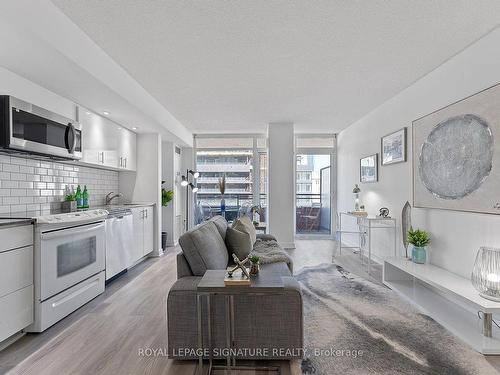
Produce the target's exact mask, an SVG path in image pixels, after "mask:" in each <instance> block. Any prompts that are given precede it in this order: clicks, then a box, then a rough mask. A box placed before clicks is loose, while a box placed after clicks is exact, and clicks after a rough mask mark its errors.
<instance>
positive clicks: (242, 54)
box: [53, 0, 500, 133]
mask: <svg viewBox="0 0 500 375" xmlns="http://www.w3.org/2000/svg"><path fill="white" fill-rule="evenodd" d="M53 3H55V4H56V6H57V7H59V8H60V9H61V10H62V11H63V12H64V13H65V14H66V15H67V16H68V17H69V18H70V19H72V20H73V22H75V23H76V24H77V25H78V26H79V27H80V28H81V29H82V30H83V31H84V32H85V33H87V34H88V35H89V36H90V38H91V39H93V40H94V41H95V42H96V44H97V45H99V46H100V47H101V48H102V49H103V50H104V51H105V52H106V53H107V54H109V56H111V58H113V59H114V60H115V61H116V62H117V63H118V64H119V65H121V66H122V67H123V68H124V69H125V70H126V71H127V72H128V73H129V74H130V75H131V76H132V77H133V78H135V79H136V80H137V82H138V83H139V84H140V85H142V87H144V88H145V89H146V91H148V92H149V93H150V94H151V95H152V96H153V97H155V98H156V99H157V100H158V101H159V102H160V103H161V104H162V105H163V106H164V107H165V108H166V109H167V110H168V111H169V112H170V113H172V115H173V116H175V118H177V119H178V120H179V121H180V122H181V123H182V124H183V125H185V126H186V127H187V128H188V129H189V130H191V131H193V132H205V133H206V132H257V131H264V130H265V126H266V124H267V123H268V122H273V121H284V120H288V121H293V122H295V123H296V128H297V130H298V131H302V132H305V131H318V132H338V131H340V130H341V129H343V128H345V127H346V126H348V125H350V124H351V123H353V122H354V121H356V120H358V119H359V118H361V117H362V116H363V115H365V114H367V113H368V112H369V111H371V110H373V109H374V108H376V107H377V106H378V105H380V104H382V103H383V102H384V101H386V100H387V99H389V98H390V97H392V96H394V95H395V94H397V93H398V92H400V91H401V90H403V89H404V88H405V87H407V86H409V85H410V84H411V83H413V82H414V81H416V80H417V79H418V78H420V77H422V76H423V75H425V74H426V73H428V72H430V71H431V70H433V69H434V68H436V67H437V66H439V65H441V64H442V63H443V62H444V61H446V60H447V59H449V58H450V57H452V56H453V55H455V54H456V53H458V52H459V51H461V50H462V49H464V48H465V47H466V46H468V45H469V44H471V43H472V42H474V41H476V40H477V39H479V38H480V37H481V36H483V35H485V34H486V33H488V32H489V31H491V30H492V29H493V28H495V27H497V25H499V24H500V1H497V0H491V1H485V0H468V1H465V0H426V1H415V0H393V1H387V0H378V1H377V0H358V1H345V0H326V1H309V0H301V1H299V0H281V1H280V0H274V1H269V0H252V1H248V0H232V1H226V0H217V1H216V0H212V1H198V0H176V1H173V0H169V1H160V0H149V1H147V0H121V1H102V0H86V1H74V0H53ZM478 58H480V57H478Z"/></svg>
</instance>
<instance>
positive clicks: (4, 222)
mask: <svg viewBox="0 0 500 375" xmlns="http://www.w3.org/2000/svg"><path fill="white" fill-rule="evenodd" d="M0 215H4V214H0ZM31 224H33V219H31V218H29V219H27V218H25V219H11V218H7V219H3V218H0V228H1V227H7V226H10V227H17V226H20V225H31Z"/></svg>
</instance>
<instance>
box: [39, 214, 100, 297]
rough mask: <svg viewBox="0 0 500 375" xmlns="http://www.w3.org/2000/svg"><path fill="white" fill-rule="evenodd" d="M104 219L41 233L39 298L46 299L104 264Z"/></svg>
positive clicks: (95, 271) (95, 272)
mask: <svg viewBox="0 0 500 375" xmlns="http://www.w3.org/2000/svg"><path fill="white" fill-rule="evenodd" d="M105 244H106V232H105V225H104V222H100V223H94V224H88V225H82V226H78V227H73V228H66V229H59V230H53V231H48V232H43V233H41V234H40V266H41V270H40V271H41V272H40V299H41V300H42V301H44V300H46V299H47V298H49V297H52V296H53V295H55V294H57V293H59V292H62V291H63V290H65V289H67V288H70V287H72V286H73V285H75V284H78V283H79V282H81V281H83V280H85V279H87V278H89V277H91V276H93V275H95V274H97V273H99V272H101V271H103V270H104V268H105V265H104V264H105V263H104V262H105V246H106V245H105Z"/></svg>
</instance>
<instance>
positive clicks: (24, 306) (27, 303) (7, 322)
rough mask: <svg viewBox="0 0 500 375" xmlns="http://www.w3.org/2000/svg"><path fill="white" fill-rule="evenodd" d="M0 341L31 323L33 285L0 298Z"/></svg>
mask: <svg viewBox="0 0 500 375" xmlns="http://www.w3.org/2000/svg"><path fill="white" fill-rule="evenodd" d="M0 317H1V319H0V341H3V340H5V339H7V338H9V337H10V336H12V335H13V334H15V333H16V332H19V331H21V330H22V329H23V328H26V327H27V326H29V325H30V324H31V323H33V285H30V286H27V287H26V288H23V289H20V290H17V291H15V292H12V293H9V294H7V295H6V296H3V297H1V298H0Z"/></svg>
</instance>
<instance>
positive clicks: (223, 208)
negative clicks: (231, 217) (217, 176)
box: [220, 196, 226, 218]
mask: <svg viewBox="0 0 500 375" xmlns="http://www.w3.org/2000/svg"><path fill="white" fill-rule="evenodd" d="M220 214H221V216H222V217H224V218H225V217H226V200H225V199H224V196H222V197H221V199H220Z"/></svg>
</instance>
